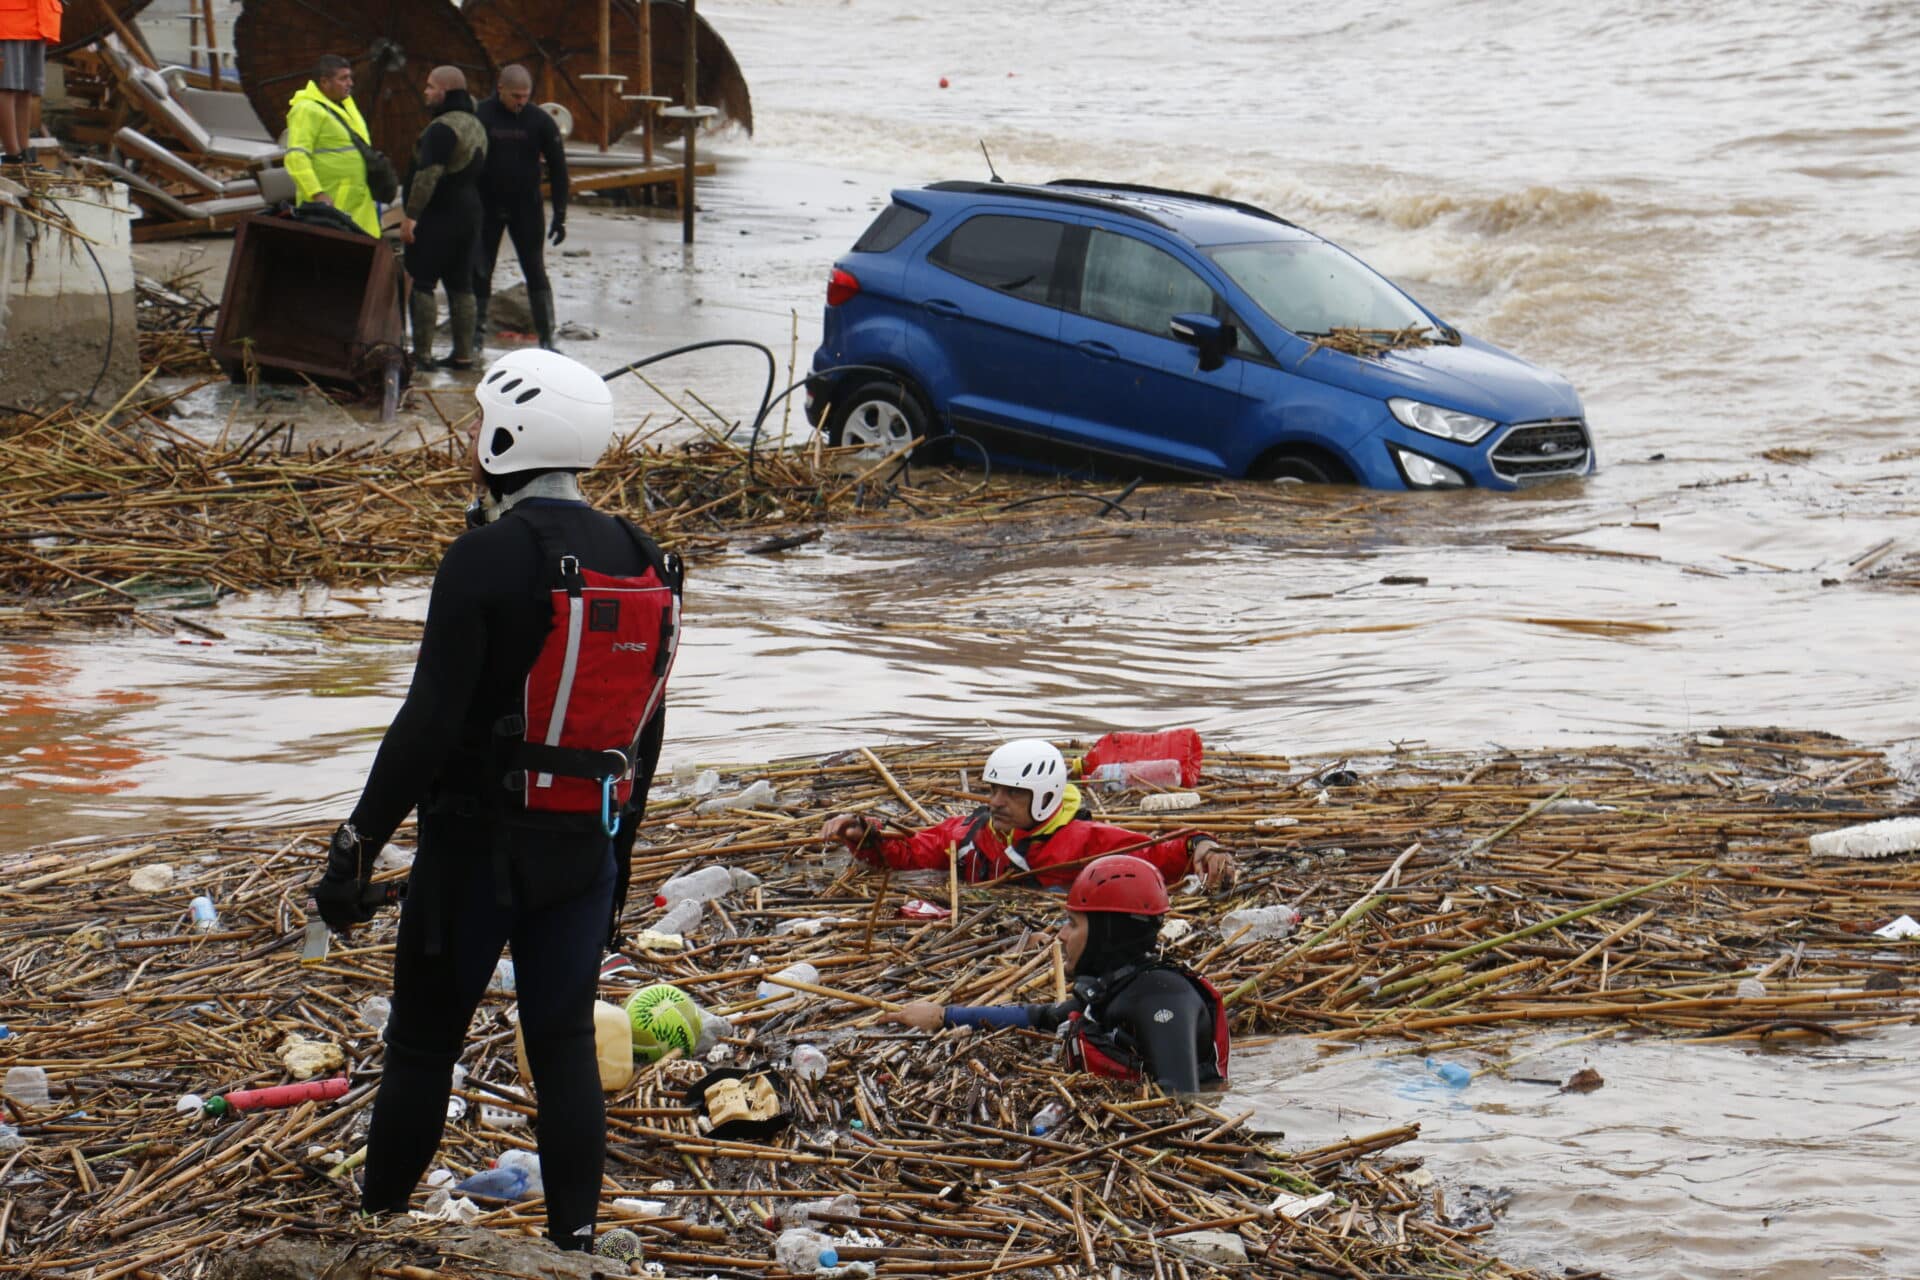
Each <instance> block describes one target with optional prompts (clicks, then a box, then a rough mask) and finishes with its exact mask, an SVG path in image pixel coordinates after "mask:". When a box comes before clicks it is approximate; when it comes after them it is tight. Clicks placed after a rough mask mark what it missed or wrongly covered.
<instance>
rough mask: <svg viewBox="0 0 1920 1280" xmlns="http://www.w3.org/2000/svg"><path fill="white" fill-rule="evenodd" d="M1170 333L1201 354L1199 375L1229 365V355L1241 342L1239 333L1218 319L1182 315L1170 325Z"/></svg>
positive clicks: (1190, 313) (1199, 315) (1174, 318)
mask: <svg viewBox="0 0 1920 1280" xmlns="http://www.w3.org/2000/svg"><path fill="white" fill-rule="evenodd" d="M1167 332H1168V333H1170V334H1172V335H1173V336H1174V337H1175V338H1177V339H1179V340H1180V341H1181V342H1186V343H1190V344H1192V345H1193V346H1194V347H1196V348H1198V349H1199V352H1200V371H1201V372H1202V373H1211V372H1213V371H1214V370H1215V369H1218V368H1219V367H1220V366H1221V365H1223V364H1225V363H1226V362H1227V353H1228V352H1229V351H1232V350H1233V348H1234V344H1235V343H1237V342H1238V341H1239V340H1240V334H1239V332H1238V331H1237V330H1236V329H1235V328H1234V327H1233V326H1232V325H1230V324H1228V323H1227V322H1226V321H1224V320H1222V319H1220V318H1219V317H1217V316H1209V315H1202V314H1201V313H1199V312H1197V311H1188V312H1182V313H1181V314H1179V315H1177V316H1175V317H1173V318H1172V319H1171V320H1169V321H1167Z"/></svg>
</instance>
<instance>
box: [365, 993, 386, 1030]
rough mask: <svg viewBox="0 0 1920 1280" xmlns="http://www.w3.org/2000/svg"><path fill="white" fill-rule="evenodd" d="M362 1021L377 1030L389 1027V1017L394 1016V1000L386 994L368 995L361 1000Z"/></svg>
mask: <svg viewBox="0 0 1920 1280" xmlns="http://www.w3.org/2000/svg"><path fill="white" fill-rule="evenodd" d="M359 1013H360V1021H362V1022H364V1023H366V1024H367V1025H368V1026H370V1027H372V1028H373V1029H374V1030H375V1031H385V1030H386V1029H387V1019H388V1018H391V1017H392V1016H393V1002H392V1001H390V1000H388V999H387V998H386V997H385V996H368V997H367V998H366V999H365V1000H362V1001H361V1002H360V1009H359Z"/></svg>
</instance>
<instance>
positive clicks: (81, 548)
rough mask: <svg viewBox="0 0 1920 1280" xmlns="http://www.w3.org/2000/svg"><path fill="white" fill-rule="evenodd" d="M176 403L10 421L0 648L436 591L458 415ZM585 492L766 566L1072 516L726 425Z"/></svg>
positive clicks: (933, 475)
mask: <svg viewBox="0 0 1920 1280" xmlns="http://www.w3.org/2000/svg"><path fill="white" fill-rule="evenodd" d="M168 292H170V293H172V294H173V296H175V297H177V298H179V299H180V302H179V303H176V304H158V303H157V304H156V305H174V306H178V307H180V308H181V310H182V311H183V313H184V312H192V311H194V310H195V306H196V304H195V303H194V302H193V300H192V297H191V295H188V294H185V293H180V292H178V291H176V290H169V291H168ZM154 341H155V342H159V341H161V339H160V338H155V339H154ZM165 342H166V344H167V345H166V346H165V348H164V350H162V349H161V348H158V347H156V348H155V351H154V352H153V353H152V354H153V355H154V358H155V359H158V360H162V361H163V362H172V365H173V366H174V367H187V366H189V365H190V364H191V362H192V361H193V360H195V359H198V358H199V354H200V353H201V352H202V350H203V348H202V347H201V346H200V339H199V338H197V337H196V336H194V335H193V334H191V333H190V332H187V331H177V332H175V334H174V336H173V337H170V338H166V339H165ZM166 405H167V401H165V400H164V399H163V400H146V401H142V400H135V399H129V400H128V401H127V402H126V403H124V404H122V405H119V406H115V407H114V408H113V410H112V411H110V412H107V413H101V414H86V413H80V412H75V411H73V410H71V409H60V410H55V411H51V412H48V413H46V414H44V415H42V416H38V417H26V416H20V415H14V416H12V417H11V418H9V417H7V416H6V415H5V414H4V413H0V440H4V442H5V444H6V449H7V456H8V459H9V465H8V467H7V468H5V470H4V473H0V634H8V633H18V632H23V631H49V630H58V629H63V628H79V627H88V626H99V625H104V624H124V625H133V626H140V627H144V628H147V629H149V630H155V631H161V632H171V631H172V630H173V629H174V623H173V622H172V621H170V620H169V617H168V616H167V615H169V614H172V613H176V612H177V611H178V610H180V609H182V608H190V607H194V606H196V605H207V604H211V603H213V602H214V601H216V600H217V599H219V598H221V597H222V596H226V595H231V594H236V593H244V592H252V591H264V590H283V591H291V590H293V589H295V588H299V587H301V586H304V585H307V584H309V583H316V582H317V583H323V584H327V585H330V586H335V587H340V586H359V585H364V584H384V583H390V582H394V581H396V580H405V579H409V578H424V577H426V576H428V575H430V574H431V573H432V572H433V569H434V567H435V565H436V564H437V563H438V561H439V559H440V553H441V551H442V550H443V549H444V548H445V546H446V545H447V544H448V543H450V542H451V541H453V539H454V538H456V537H457V536H459V534H460V532H461V530H462V529H463V527H464V525H463V523H462V512H463V510H464V507H465V505H466V501H467V498H468V495H469V491H470V488H471V482H470V480H469V478H468V471H467V463H466V456H465V455H466V448H467V444H466V438H465V435H464V433H463V432H461V431H459V430H457V429H456V428H457V427H459V426H460V425H462V424H461V421H460V419H457V418H456V419H453V420H452V421H450V422H449V423H448V424H447V426H446V428H445V430H443V431H442V432H440V433H439V434H438V435H436V436H428V435H426V434H424V433H421V434H418V435H415V434H412V433H408V434H406V435H404V436H395V437H393V438H390V439H389V440H386V441H379V442H365V443H361V444H358V445H354V446H351V447H319V446H314V445H309V446H308V447H306V448H305V449H302V450H298V451H296V450H295V449H294V448H293V447H292V443H291V442H292V440H293V428H292V425H291V424H290V423H288V422H286V421H278V422H264V423H261V424H259V425H258V426H256V427H255V428H253V429H252V430H250V431H244V432H242V431H239V430H234V431H231V432H230V433H222V434H221V435H220V436H219V437H218V438H216V439H214V440H212V441H205V440H201V439H198V438H196V437H194V436H192V435H189V434H188V433H186V432H184V431H182V430H181V429H180V428H179V427H178V426H176V425H175V424H173V423H172V422H171V421H169V420H168V419H167V418H166V417H165V416H163V415H164V411H165V408H166ZM696 412H697V411H696ZM670 427H678V428H680V429H681V430H682V431H683V432H684V431H688V430H693V431H697V435H696V437H695V438H694V439H693V440H691V441H688V442H685V443H681V444H675V445H656V444H652V443H648V442H647V441H646V439H645V437H646V436H649V435H653V434H659V433H661V432H664V431H666V430H667V429H668V428H670ZM583 483H584V485H585V488H586V490H587V494H588V496H589V497H590V498H592V499H593V500H594V501H595V502H596V503H597V504H599V505H600V506H602V507H603V508H605V509H608V510H614V511H620V512H624V513H626V514H628V515H629V516H631V517H632V518H634V519H635V520H637V521H639V522H640V523H641V524H643V525H644V526H645V527H646V528H647V529H648V530H649V532H651V533H652V534H654V536H656V537H658V538H659V539H661V541H662V542H664V543H666V544H667V545H669V546H672V547H675V548H677V549H679V550H681V551H683V552H691V551H697V550H711V549H716V548H720V547H724V546H727V545H729V544H730V541H731V539H733V538H734V537H736V536H738V535H742V534H754V535H756V536H757V537H760V538H768V535H772V536H771V537H770V539H768V540H766V541H762V542H761V543H760V544H759V545H758V546H753V547H749V548H747V549H748V550H753V551H758V552H772V551H776V550H779V549H782V548H786V547H795V546H800V545H803V544H805V543H806V542H808V541H811V540H812V539H813V538H815V537H817V536H818V531H819V530H821V529H822V528H823V527H825V526H828V525H833V526H836V527H839V528H843V529H851V530H871V529H877V528H882V527H885V528H890V529H898V528H900V527H901V526H908V527H912V528H914V529H916V530H918V531H920V532H921V533H922V534H924V536H926V537H927V538H928V539H930V540H946V541H951V540H952V539H953V538H954V537H955V534H956V533H969V534H976V535H977V534H979V533H980V532H982V531H983V530H994V529H1004V530H1006V533H1005V535H1004V536H1006V537H1012V536H1014V534H1015V533H1016V532H1018V531H1020V530H1023V529H1024V530H1027V531H1031V530H1034V529H1036V528H1039V527H1042V526H1045V527H1048V528H1052V527H1055V526H1057V525H1058V523H1059V522H1060V521H1061V520H1062V518H1063V517H1062V516H1061V514H1060V512H1059V509H1058V507H1057V505H1055V506H1048V505H1044V504H1043V505H1039V506H1034V505H1026V506H1019V507H1016V509H1013V510H1006V509H1004V508H1005V507H1006V506H1007V504H1008V502H1009V500H1010V499H1019V498H1022V497H1029V496H1037V495H1048V494H1052V493H1056V492H1060V491H1063V490H1065V489H1066V488H1067V486H1068V482H1066V481H1063V480H1057V479H1050V478H1036V477H1027V476H1003V475H999V474H997V473H996V474H993V475H989V476H987V477H985V478H984V479H983V478H982V476H981V474H980V473H979V472H977V471H957V470H949V469H944V468H939V467H931V466H927V465H920V464H910V463H909V462H908V461H907V460H906V459H904V458H900V457H893V458H886V459H881V460H878V461H875V460H872V459H869V458H866V457H864V456H861V455H860V454H859V451H858V450H856V449H853V448H847V449H823V448H819V447H816V446H814V445H811V444H810V445H805V446H790V447H781V448H773V447H757V448H756V447H750V445H749V444H748V443H747V442H745V441H742V440H737V439H730V438H729V435H728V432H727V430H726V429H725V424H721V425H719V426H716V425H714V424H713V423H711V422H709V421H707V418H706V416H705V415H699V416H695V415H694V414H687V415H685V416H682V417H680V418H676V419H674V420H673V421H672V422H669V423H665V424H658V425H650V424H648V423H642V424H640V426H639V427H636V428H635V429H634V430H633V431H632V432H631V433H629V434H628V435H627V436H626V437H625V438H624V439H622V440H619V441H617V442H616V443H615V445H614V447H613V449H612V450H610V451H609V453H608V455H607V457H606V458H605V459H604V460H603V461H602V463H601V465H600V466H599V467H597V468H595V469H594V470H593V471H591V472H589V473H587V474H586V476H585V477H584V480H583ZM1117 493H1118V496H1117V497H1116V498H1115V499H1114V500H1113V501H1114V502H1118V501H1120V500H1122V499H1124V500H1126V501H1129V502H1133V503H1135V504H1136V505H1139V504H1143V503H1144V502H1145V501H1146V500H1147V498H1148V497H1149V496H1152V497H1154V499H1155V501H1156V502H1157V503H1158V504H1159V505H1160V506H1162V507H1168V508H1171V507H1173V506H1174V505H1175V504H1176V503H1177V504H1184V505H1185V507H1186V508H1187V509H1186V510H1180V511H1176V512H1173V513H1172V516H1171V517H1170V518H1169V519H1164V520H1162V521H1160V522H1157V523H1142V522H1127V524H1126V528H1125V529H1124V530H1117V531H1111V530H1108V529H1106V528H1105V526H1104V525H1102V522H1101V521H1100V520H1099V519H1098V517H1097V516H1095V515H1088V516H1085V517H1076V518H1079V519H1083V520H1084V521H1086V522H1090V523H1091V525H1093V526H1095V527H1093V528H1091V529H1090V530H1089V535H1091V536H1134V535H1135V533H1136V532H1137V531H1139V530H1141V529H1145V528H1153V529H1159V530H1165V529H1168V528H1171V527H1174V525H1175V524H1177V525H1179V526H1183V527H1191V526H1192V525H1194V524H1195V523H1196V522H1204V524H1205V526H1206V528H1207V529H1208V531H1209V532H1210V533H1217V534H1222V535H1225V536H1235V535H1237V534H1241V533H1258V534H1261V535H1263V536H1267V537H1281V536H1285V537H1287V538H1289V540H1290V541H1291V542H1292V543H1294V544H1295V545H1303V544H1312V543H1315V542H1318V541H1324V540H1325V539H1327V538H1329V537H1337V536H1355V535H1356V534H1357V533H1358V532H1359V531H1360V530H1362V529H1363V528H1365V527H1366V524H1367V520H1368V518H1369V517H1370V516H1372V515H1376V514H1378V513H1379V512H1380V511H1382V510H1383V509H1390V507H1391V504H1392V501H1393V496H1392V495H1375V494H1356V493H1353V492H1351V491H1348V490H1341V489H1320V490H1316V491H1306V490H1304V489H1302V487H1301V486H1286V487H1284V488H1272V487H1265V486H1257V485H1237V486H1230V487H1224V488H1221V489H1220V490H1218V491H1217V492H1215V491H1205V490H1199V489H1186V488H1179V487H1166V488H1157V489H1145V490H1142V489H1140V487H1139V486H1137V485H1130V486H1126V487H1125V488H1124V489H1123V490H1120V491H1117ZM1196 512H1197V514H1196ZM796 526H798V527H799V528H798V531H796ZM1028 536H1032V535H1031V533H1030V532H1029V534H1028ZM289 612H295V613H297V612H298V609H297V607H295V608H292V609H290V610H289Z"/></svg>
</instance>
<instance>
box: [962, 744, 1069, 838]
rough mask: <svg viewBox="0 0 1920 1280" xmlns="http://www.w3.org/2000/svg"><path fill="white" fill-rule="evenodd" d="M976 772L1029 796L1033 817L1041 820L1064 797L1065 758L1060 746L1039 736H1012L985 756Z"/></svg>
mask: <svg viewBox="0 0 1920 1280" xmlns="http://www.w3.org/2000/svg"><path fill="white" fill-rule="evenodd" d="M980 776H981V777H982V778H983V779H985V780H986V781H987V782H989V783H998V784H999V785H1000V786H1003V787H1014V788H1016V789H1018V790H1021V791H1026V792H1029V793H1031V794H1032V796H1033V820H1034V821H1035V822H1045V821H1046V820H1047V819H1048V818H1051V817H1052V816H1053V815H1054V814H1056V813H1058V812H1060V802H1061V801H1063V800H1065V799H1066V798H1067V762H1066V760H1065V758H1064V757H1062V756H1061V754H1060V749H1059V748H1058V747H1056V746H1054V745H1053V744H1052V743H1051V742H1047V741H1044V740H1042V739H1040V738H1016V739H1014V740H1013V741H1012V742H1009V743H1007V744H1006V745H1005V746H1003V747H999V748H997V749H995V751H994V753H993V754H992V755H990V756H988V757H987V767H986V768H985V769H982V770H981V771H980Z"/></svg>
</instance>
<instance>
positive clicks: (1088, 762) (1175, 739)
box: [1080, 729, 1203, 787]
mask: <svg viewBox="0 0 1920 1280" xmlns="http://www.w3.org/2000/svg"><path fill="white" fill-rule="evenodd" d="M1202 749H1203V748H1202V744H1201V742H1200V734H1199V733H1198V732H1197V731H1196V730H1193V729H1164V730H1162V731H1161V732H1159V733H1110V734H1108V735H1107V736H1106V737H1104V738H1102V739H1100V741H1098V742H1096V743H1094V744H1093V749H1092V750H1091V751H1089V752H1087V754H1086V755H1084V756H1082V757H1081V759H1080V772H1081V775H1082V776H1085V775H1087V774H1090V773H1092V772H1093V771H1094V770H1095V769H1098V768H1099V767H1100V766H1101V765H1103V764H1124V763H1126V762H1128V761H1133V760H1178V761H1179V762H1180V785H1181V786H1183V787H1191V786H1193V785H1194V784H1195V783H1197V782H1199V781H1200V753H1201V751H1202Z"/></svg>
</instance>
